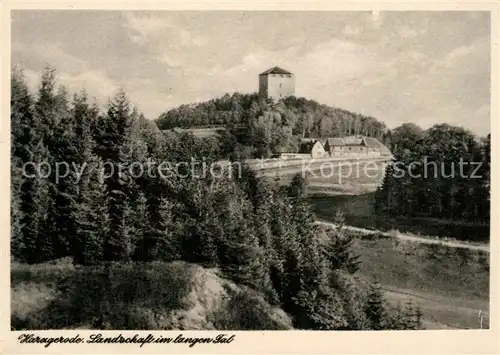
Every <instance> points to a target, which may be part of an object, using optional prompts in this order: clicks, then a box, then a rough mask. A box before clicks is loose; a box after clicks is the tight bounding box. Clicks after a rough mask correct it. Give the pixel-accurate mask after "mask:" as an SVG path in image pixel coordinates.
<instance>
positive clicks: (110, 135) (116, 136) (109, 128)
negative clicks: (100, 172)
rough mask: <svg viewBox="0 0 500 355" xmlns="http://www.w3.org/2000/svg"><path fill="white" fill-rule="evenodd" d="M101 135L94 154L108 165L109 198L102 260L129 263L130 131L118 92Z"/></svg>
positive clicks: (127, 111) (125, 104) (127, 107)
mask: <svg viewBox="0 0 500 355" xmlns="http://www.w3.org/2000/svg"><path fill="white" fill-rule="evenodd" d="M101 124H102V125H103V127H102V132H101V136H100V137H99V138H98V141H97V145H98V151H99V152H100V153H101V154H102V157H101V158H102V159H103V160H104V162H105V163H108V164H109V169H108V171H107V172H106V174H107V175H109V177H108V178H107V179H106V188H107V191H108V195H109V233H108V236H107V238H106V240H105V243H104V259H105V260H114V261H117V260H129V259H130V258H131V254H132V251H133V240H132V239H133V235H132V233H133V230H132V226H131V224H130V222H131V218H132V216H133V210H132V205H131V201H130V196H129V194H130V190H129V187H130V186H131V184H133V181H132V179H131V178H130V175H129V164H130V159H129V158H130V155H131V151H130V150H131V142H130V139H131V130H132V125H133V121H132V119H131V116H130V105H129V101H128V99H127V97H126V95H125V93H123V92H119V93H118V94H117V95H116V96H115V98H114V99H113V100H112V101H111V102H110V103H109V107H108V111H107V115H106V117H105V119H104V120H102V121H101Z"/></svg>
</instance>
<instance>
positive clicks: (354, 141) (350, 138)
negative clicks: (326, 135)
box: [344, 136, 363, 145]
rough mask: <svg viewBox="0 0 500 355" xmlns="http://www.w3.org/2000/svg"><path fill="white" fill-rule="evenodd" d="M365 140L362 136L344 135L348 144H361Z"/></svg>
mask: <svg viewBox="0 0 500 355" xmlns="http://www.w3.org/2000/svg"><path fill="white" fill-rule="evenodd" d="M362 141H363V137H361V136H346V137H344V142H345V144H346V145H349V144H351V145H353V144H354V145H359V144H361V143H362Z"/></svg>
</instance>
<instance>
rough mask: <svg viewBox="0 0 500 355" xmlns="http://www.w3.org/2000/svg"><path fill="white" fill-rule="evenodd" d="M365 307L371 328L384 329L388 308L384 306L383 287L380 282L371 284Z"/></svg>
mask: <svg viewBox="0 0 500 355" xmlns="http://www.w3.org/2000/svg"><path fill="white" fill-rule="evenodd" d="M364 308H365V314H366V318H367V321H368V324H369V328H370V329H372V330H382V329H384V327H385V319H386V310H385V307H384V298H383V296H382V289H381V287H380V284H379V283H378V282H375V283H373V284H371V285H370V290H369V291H368V295H367V299H366V304H365V307H364Z"/></svg>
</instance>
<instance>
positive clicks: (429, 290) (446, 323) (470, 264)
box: [354, 238, 489, 329]
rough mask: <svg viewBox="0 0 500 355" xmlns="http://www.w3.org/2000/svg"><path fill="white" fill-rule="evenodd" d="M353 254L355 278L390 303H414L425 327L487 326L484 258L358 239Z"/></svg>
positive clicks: (486, 257) (393, 241)
mask: <svg viewBox="0 0 500 355" xmlns="http://www.w3.org/2000/svg"><path fill="white" fill-rule="evenodd" d="M354 251H355V252H356V253H357V254H359V255H360V256H361V260H362V264H361V269H360V270H359V275H360V277H362V278H364V279H366V280H370V281H374V280H378V281H379V282H380V283H381V285H382V287H383V289H384V290H385V291H386V297H387V298H388V299H389V300H390V301H392V302H394V303H397V302H402V303H403V304H404V303H405V302H407V300H408V299H411V300H412V302H413V303H414V304H419V305H420V306H421V308H422V312H423V314H424V320H425V321H426V326H427V327H428V328H439V329H441V328H461V329H464V328H472V329H477V328H481V327H483V328H487V327H488V324H489V323H488V315H489V302H488V299H489V253H485V252H482V251H470V250H466V249H461V248H449V247H445V246H441V245H439V246H438V245H428V244H418V243H410V242H400V241H397V240H396V239H391V238H382V239H375V240H367V239H363V238H359V239H357V240H356V242H355V244H354ZM481 318H482V321H481ZM481 322H482V323H481Z"/></svg>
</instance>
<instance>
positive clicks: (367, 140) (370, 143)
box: [363, 137, 380, 148]
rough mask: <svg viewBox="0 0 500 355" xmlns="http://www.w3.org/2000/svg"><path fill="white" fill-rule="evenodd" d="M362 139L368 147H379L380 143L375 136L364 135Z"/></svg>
mask: <svg viewBox="0 0 500 355" xmlns="http://www.w3.org/2000/svg"><path fill="white" fill-rule="evenodd" d="M363 140H364V142H365V144H366V146H367V147H369V148H380V144H379V142H378V140H377V139H376V138H370V137H365V138H363Z"/></svg>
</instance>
